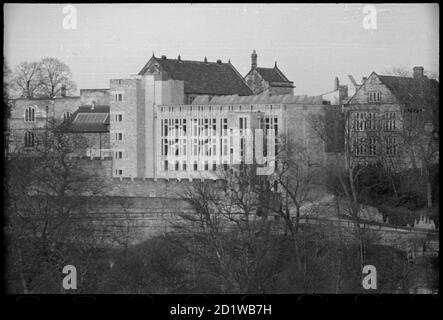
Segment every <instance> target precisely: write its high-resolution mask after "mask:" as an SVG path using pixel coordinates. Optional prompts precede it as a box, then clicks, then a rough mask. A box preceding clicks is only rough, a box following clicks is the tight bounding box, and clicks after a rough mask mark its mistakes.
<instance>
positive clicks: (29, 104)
mask: <svg viewBox="0 0 443 320" xmlns="http://www.w3.org/2000/svg"><path fill="white" fill-rule="evenodd" d="M11 102H12V103H11V104H12V107H11V117H10V118H9V123H8V126H9V137H8V140H9V144H8V147H9V150H8V153H9V154H11V153H15V152H19V151H20V152H28V151H29V152H31V151H32V149H33V147H34V146H35V145H38V144H41V143H43V142H44V141H43V139H44V137H45V132H46V128H49V127H51V125H52V124H53V123H54V124H55V125H57V124H60V123H61V122H63V120H64V118H65V117H66V116H69V115H70V114H73V113H74V112H75V111H76V110H77V108H78V107H79V106H80V97H57V98H54V99H46V98H18V99H13V100H11ZM27 113H28V115H27ZM25 135H26V136H28V137H29V136H30V135H32V136H34V143H33V144H32V143H31V142H32V139H28V141H27V143H26V141H25Z"/></svg>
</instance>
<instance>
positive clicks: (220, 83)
mask: <svg viewBox="0 0 443 320" xmlns="http://www.w3.org/2000/svg"><path fill="white" fill-rule="evenodd" d="M152 60H155V62H157V63H158V64H159V65H160V67H161V68H162V69H163V71H164V72H166V73H167V75H168V76H169V78H170V79H174V80H182V81H184V90H185V93H187V94H212V95H230V94H238V95H250V94H252V91H251V89H250V88H249V87H248V85H247V84H246V83H245V81H244V80H243V77H242V76H241V75H240V74H239V73H238V71H237V70H236V69H235V68H234V66H233V65H232V64H231V63H230V62H228V63H218V62H202V61H190V60H181V59H180V60H177V59H167V58H156V57H152V58H151V60H149V62H148V63H147V64H146V66H145V67H143V69H142V70H141V71H140V72H139V75H142V74H144V72H145V70H146V68H147V66H148V65H149V64H150V63H151V61H152Z"/></svg>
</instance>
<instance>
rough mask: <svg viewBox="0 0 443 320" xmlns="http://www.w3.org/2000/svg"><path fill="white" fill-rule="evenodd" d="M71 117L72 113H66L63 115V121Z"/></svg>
mask: <svg viewBox="0 0 443 320" xmlns="http://www.w3.org/2000/svg"><path fill="white" fill-rule="evenodd" d="M70 116H71V112H69V111H66V112H64V113H63V121H66V120H68V119H69V117H70Z"/></svg>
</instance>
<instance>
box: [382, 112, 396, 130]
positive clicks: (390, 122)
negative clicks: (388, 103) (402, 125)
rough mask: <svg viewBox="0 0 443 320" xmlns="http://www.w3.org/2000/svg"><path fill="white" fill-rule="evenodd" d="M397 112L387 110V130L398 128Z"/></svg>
mask: <svg viewBox="0 0 443 320" xmlns="http://www.w3.org/2000/svg"><path fill="white" fill-rule="evenodd" d="M396 118H397V113H396V112H386V114H385V129H386V130H395V129H397V123H396V120H397V119H396Z"/></svg>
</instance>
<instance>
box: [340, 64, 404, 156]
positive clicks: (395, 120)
mask: <svg viewBox="0 0 443 320" xmlns="http://www.w3.org/2000/svg"><path fill="white" fill-rule="evenodd" d="M370 95H373V96H370ZM344 110H345V112H346V122H347V126H346V129H347V130H348V133H347V134H346V137H347V139H346V141H345V142H346V143H347V144H348V145H349V148H348V150H350V152H352V155H353V156H354V157H355V159H359V160H362V161H365V162H366V161H379V160H380V159H381V157H389V158H394V157H395V158H396V160H395V163H398V161H400V160H401V159H402V158H403V157H402V153H401V149H400V148H399V146H400V139H401V136H400V131H401V129H402V124H403V108H402V105H401V103H400V101H399V100H398V98H397V97H396V96H395V95H394V94H393V93H392V92H391V90H390V89H389V88H388V87H387V86H386V85H385V84H384V83H383V82H382V81H381V80H380V78H379V77H378V75H377V74H376V73H375V72H374V73H372V74H371V75H370V76H369V77H368V78H367V79H366V80H365V82H364V83H363V84H362V86H361V87H360V89H359V90H357V92H356V93H355V94H354V96H353V97H351V98H350V100H349V101H348V103H347V104H345V108H344ZM388 118H389V119H390V120H388ZM387 121H389V124H388V122H387ZM388 125H389V127H388ZM386 139H389V141H390V142H391V145H390V146H387V145H385V144H384V141H385V140H386ZM386 141H388V140H386ZM388 148H389V149H388Z"/></svg>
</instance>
